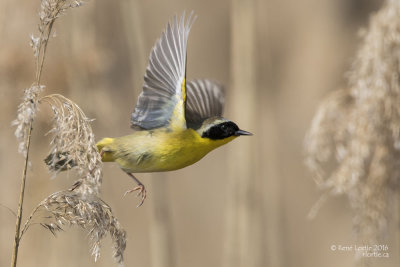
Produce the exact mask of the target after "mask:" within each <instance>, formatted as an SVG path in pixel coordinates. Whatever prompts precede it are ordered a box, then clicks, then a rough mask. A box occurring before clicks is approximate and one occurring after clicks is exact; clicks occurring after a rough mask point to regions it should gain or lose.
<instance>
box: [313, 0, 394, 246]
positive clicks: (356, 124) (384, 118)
mask: <svg viewBox="0 0 400 267" xmlns="http://www.w3.org/2000/svg"><path fill="white" fill-rule="evenodd" d="M399 66H400V1H396V0H387V1H386V2H385V4H384V5H383V7H382V8H381V10H380V11H379V12H377V13H376V14H375V15H373V16H372V17H371V20H370V25H369V28H368V29H367V30H366V31H364V36H363V43H362V45H361V47H360V49H359V51H358V53H357V56H356V59H355V61H354V63H353V66H352V70H351V72H350V75H349V89H347V90H340V91H337V92H334V93H333V94H331V95H330V96H329V97H328V98H327V99H326V100H325V101H324V102H323V103H322V104H321V106H320V107H319V109H318V111H317V113H316V115H315V117H314V119H313V122H312V126H311V128H310V130H309V133H308V135H307V137H306V142H305V147H306V153H307V159H306V163H307V165H308V166H309V167H310V169H311V170H312V171H313V173H314V174H315V176H316V178H317V183H318V184H319V185H320V186H321V187H322V188H324V189H325V190H328V192H330V193H332V194H343V193H344V194H346V195H347V196H348V197H349V201H350V204H351V206H352V207H353V208H354V210H355V215H354V226H355V229H356V233H357V236H358V239H359V241H360V242H363V243H364V244H367V243H369V244H371V243H375V242H377V240H379V239H380V238H381V237H382V236H383V235H384V234H385V233H386V232H387V231H386V229H387V223H388V220H389V219H390V214H391V213H392V212H391V208H392V206H391V205H390V203H391V202H392V200H393V199H394V198H395V196H396V195H398V194H399V188H400V105H399V103H400V77H399V71H400V67H399ZM317 205H318V206H319V204H317ZM312 212H314V210H312Z"/></svg>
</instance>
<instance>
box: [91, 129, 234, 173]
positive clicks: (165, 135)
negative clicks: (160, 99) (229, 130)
mask: <svg viewBox="0 0 400 267" xmlns="http://www.w3.org/2000/svg"><path fill="white" fill-rule="evenodd" d="M234 138H235V137H234V136H232V137H228V138H225V139H221V140H211V139H209V138H202V137H201V136H200V135H199V134H198V133H197V132H196V131H194V130H193V129H184V130H181V131H171V130H169V129H156V130H152V131H137V132H135V133H133V134H131V135H127V136H123V137H119V138H105V139H103V140H101V141H100V142H99V143H98V144H97V146H98V147H99V150H101V149H103V150H104V154H103V161H115V162H117V163H118V164H119V165H120V167H121V168H122V169H123V170H124V171H126V172H131V173H138V172H160V171H172V170H177V169H180V168H183V167H186V166H188V165H191V164H193V163H195V162H197V161H199V160H200V159H201V158H203V157H204V156H205V155H206V154H207V153H208V152H210V151H211V150H213V149H215V148H217V147H219V146H221V145H224V144H226V143H228V142H230V141H232V140H233V139H234Z"/></svg>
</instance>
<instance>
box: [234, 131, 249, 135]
mask: <svg viewBox="0 0 400 267" xmlns="http://www.w3.org/2000/svg"><path fill="white" fill-rule="evenodd" d="M239 135H253V134H252V133H250V132H247V131H243V130H238V131H236V132H235V136H239Z"/></svg>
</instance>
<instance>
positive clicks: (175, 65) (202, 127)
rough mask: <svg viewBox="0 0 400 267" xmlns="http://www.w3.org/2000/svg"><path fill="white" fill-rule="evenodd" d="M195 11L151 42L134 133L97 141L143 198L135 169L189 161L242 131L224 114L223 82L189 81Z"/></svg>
mask: <svg viewBox="0 0 400 267" xmlns="http://www.w3.org/2000/svg"><path fill="white" fill-rule="evenodd" d="M194 20H195V17H193V12H192V13H191V14H190V15H189V16H188V18H187V19H185V13H183V14H182V16H181V18H180V20H179V21H178V19H177V17H176V16H175V17H174V18H173V21H172V22H169V23H168V24H167V27H166V29H165V31H164V32H163V33H162V34H161V38H160V39H159V40H158V41H157V42H156V44H155V46H154V47H153V49H152V51H151V53H150V58H149V63H148V66H147V69H146V74H145V76H144V85H143V91H142V92H141V94H140V96H139V98H138V101H137V104H136V107H135V109H134V111H133V113H132V115H131V127H132V128H134V129H135V130H136V131H135V132H133V133H132V134H131V135H127V136H122V137H117V138H104V139H102V140H101V141H100V142H98V143H97V148H98V150H99V151H100V154H101V157H102V161H105V162H110V161H113V162H116V163H117V164H118V165H119V166H120V167H121V169H122V170H123V171H124V172H126V173H127V174H128V175H129V176H130V177H132V178H133V179H134V180H135V182H136V183H137V185H138V186H137V187H135V188H133V189H132V190H129V191H127V193H130V192H133V191H138V196H141V201H140V203H139V205H138V206H140V205H142V204H143V201H144V199H145V198H146V189H145V187H144V185H143V184H142V183H141V182H140V181H139V180H138V179H137V178H136V177H135V176H134V175H133V173H144V172H163V171H172V170H177V169H181V168H184V167H186V166H189V165H191V164H193V163H195V162H197V161H199V160H200V159H201V158H203V157H204V156H205V155H206V154H207V153H208V152H210V151H211V150H213V149H215V148H217V147H219V146H222V145H224V144H226V143H228V142H230V141H232V140H233V139H235V138H236V137H238V136H240V135H251V133H249V132H246V131H243V130H240V129H239V127H238V126H237V125H236V124H235V123H234V122H232V121H230V120H228V119H225V118H223V117H221V116H222V111H223V106H224V92H223V88H222V86H220V85H219V84H217V83H215V82H213V81H210V80H207V79H199V80H190V81H187V82H186V60H187V59H186V47H187V40H188V36H189V32H190V29H191V26H192V24H193V22H194Z"/></svg>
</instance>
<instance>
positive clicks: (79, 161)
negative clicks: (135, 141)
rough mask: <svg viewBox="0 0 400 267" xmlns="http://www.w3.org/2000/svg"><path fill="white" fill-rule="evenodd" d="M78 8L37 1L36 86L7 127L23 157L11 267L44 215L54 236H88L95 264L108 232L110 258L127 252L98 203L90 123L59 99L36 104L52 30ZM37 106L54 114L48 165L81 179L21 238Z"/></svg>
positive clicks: (97, 164)
mask: <svg viewBox="0 0 400 267" xmlns="http://www.w3.org/2000/svg"><path fill="white" fill-rule="evenodd" d="M82 2H83V1H68V0H42V1H41V6H40V12H39V17H40V22H39V36H38V37H35V36H34V35H31V47H32V49H33V54H34V57H35V60H36V75H35V82H34V83H33V85H32V86H31V87H30V88H28V89H26V90H25V92H24V98H23V102H22V103H21V104H20V105H19V107H18V116H17V119H16V120H14V121H13V123H12V124H13V125H15V126H16V130H15V135H16V137H17V139H18V141H19V148H18V151H19V152H20V153H22V154H23V155H24V157H25V165H24V169H23V175H22V181H21V192H20V199H19V206H18V213H17V222H16V231H15V241H14V247H13V255H12V261H11V266H14V267H15V266H16V264H17V255H18V247H19V243H20V240H21V237H22V235H23V234H24V233H25V232H26V231H27V230H28V228H29V226H30V225H31V224H33V223H34V222H33V219H34V218H36V217H38V215H39V214H41V213H42V212H45V213H46V214H47V215H46V216H45V221H43V220H41V221H40V222H39V224H41V225H42V226H44V227H45V228H46V229H48V230H49V231H51V232H52V233H53V234H55V233H56V232H57V231H60V230H62V229H63V227H64V226H65V225H78V226H80V227H82V228H84V229H85V230H88V231H89V237H90V240H91V242H92V253H93V255H94V256H95V260H97V259H98V257H99V255H100V241H101V240H102V239H103V238H104V237H105V235H106V234H107V232H108V233H109V234H110V235H111V238H112V240H113V242H114V247H115V250H114V258H115V259H116V261H117V262H118V263H119V264H121V265H122V264H123V252H124V250H125V246H126V238H125V235H126V234H125V231H124V230H123V229H122V227H121V226H120V224H119V222H118V220H117V219H116V218H115V217H114V215H113V213H112V210H111V208H110V207H109V206H108V205H107V204H106V203H105V202H104V201H102V200H101V199H100V198H99V197H98V195H99V191H100V186H101V176H102V163H101V158H100V155H99V153H98V151H97V148H96V143H95V137H94V134H93V131H92V128H91V126H90V121H91V120H89V119H88V118H87V117H86V116H85V114H84V113H83V111H82V110H81V109H80V108H79V106H78V105H77V104H75V103H74V102H73V101H71V100H69V99H67V98H66V97H64V96H62V95H58V94H54V95H49V96H46V97H43V98H41V99H40V100H39V95H40V93H41V92H42V91H43V88H44V86H42V85H40V78H41V75H42V70H43V64H44V60H45V55H46V49H47V44H48V41H49V37H50V35H51V32H52V28H53V24H54V22H55V20H56V19H57V18H58V17H60V16H61V15H63V14H64V13H65V12H66V11H67V10H68V9H70V8H74V7H78V6H80V5H81V4H82ZM42 101H45V102H48V103H49V104H50V106H51V108H52V110H53V113H54V119H53V121H54V127H53V129H51V131H50V133H52V134H53V138H52V141H51V143H50V144H51V155H53V157H51V158H48V161H47V163H48V165H50V167H51V168H50V169H51V170H53V171H54V173H56V172H57V171H56V169H60V167H61V169H63V168H66V169H68V167H69V168H74V169H77V171H78V174H79V176H80V177H81V179H80V180H78V181H77V182H76V183H75V184H74V186H73V188H72V189H70V190H67V191H60V192H56V193H53V194H51V195H50V196H49V197H47V198H46V199H45V200H43V201H42V202H41V203H40V204H39V205H38V206H37V207H36V208H35V210H34V211H33V212H32V214H31V216H30V217H29V219H28V220H27V221H26V223H25V226H24V227H23V230H22V232H21V233H20V227H21V219H22V206H23V201H24V192H25V182H26V172H27V166H28V156H29V146H30V140H31V132H32V124H33V121H34V118H35V115H36V113H37V110H38V104H39V103H40V102H42ZM60 164H62V165H60ZM56 165H57V166H56ZM57 167H58V168H57ZM40 219H43V218H40Z"/></svg>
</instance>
